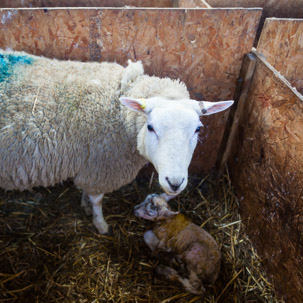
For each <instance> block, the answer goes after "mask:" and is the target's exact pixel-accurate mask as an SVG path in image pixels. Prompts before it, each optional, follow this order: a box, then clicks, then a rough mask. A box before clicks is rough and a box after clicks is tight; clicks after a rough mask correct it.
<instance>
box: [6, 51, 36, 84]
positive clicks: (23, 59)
mask: <svg viewBox="0 0 303 303" xmlns="http://www.w3.org/2000/svg"><path fill="white" fill-rule="evenodd" d="M33 61H34V60H33V59H32V58H30V57H28V56H25V55H13V54H0V82H3V81H5V79H6V78H8V77H10V76H11V74H12V73H13V70H14V69H15V68H16V67H17V66H21V65H28V64H32V63H33Z"/></svg>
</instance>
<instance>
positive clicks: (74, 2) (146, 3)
mask: <svg viewBox="0 0 303 303" xmlns="http://www.w3.org/2000/svg"><path fill="white" fill-rule="evenodd" d="M123 6H136V7H172V0H0V7H3V8H4V7H6V8H9V7H11V8H17V7H19V8H21V7H123Z"/></svg>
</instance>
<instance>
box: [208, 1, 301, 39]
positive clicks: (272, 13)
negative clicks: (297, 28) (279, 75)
mask: <svg viewBox="0 0 303 303" xmlns="http://www.w3.org/2000/svg"><path fill="white" fill-rule="evenodd" d="M207 2H208V3H209V4H210V5H211V6H212V7H262V8H263V14H262V18H261V21H260V25H259V29H258V31H257V36H256V39H255V43H254V45H257V42H258V38H259V36H260V34H261V30H262V27H263V24H264V21H265V19H266V18H269V17H276V18H302V17H303V0H207Z"/></svg>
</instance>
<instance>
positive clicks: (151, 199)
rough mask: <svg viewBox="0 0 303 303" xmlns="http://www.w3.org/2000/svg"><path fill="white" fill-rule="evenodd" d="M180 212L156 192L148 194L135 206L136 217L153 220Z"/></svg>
mask: <svg viewBox="0 0 303 303" xmlns="http://www.w3.org/2000/svg"><path fill="white" fill-rule="evenodd" d="M178 213H179V212H175V211H172V210H171V209H170V207H169V205H168V203H167V201H166V200H165V199H164V198H163V197H161V196H158V195H156V194H152V195H148V196H147V197H146V198H145V200H144V201H143V202H142V203H140V204H138V205H136V206H135V208H134V214H135V216H136V217H138V218H142V219H146V220H151V221H155V220H161V219H166V218H169V217H172V216H175V215H176V214H178Z"/></svg>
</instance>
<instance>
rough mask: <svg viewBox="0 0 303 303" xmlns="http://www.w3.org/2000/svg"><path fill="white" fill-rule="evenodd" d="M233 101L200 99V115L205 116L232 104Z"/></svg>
mask: <svg viewBox="0 0 303 303" xmlns="http://www.w3.org/2000/svg"><path fill="white" fill-rule="evenodd" d="M233 103H234V101H233V100H228V101H219V102H208V101H200V102H199V105H200V108H201V111H202V116H207V115H212V114H215V113H218V112H221V111H223V110H225V109H227V108H229V107H230V106H232V105H233Z"/></svg>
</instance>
